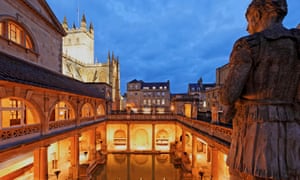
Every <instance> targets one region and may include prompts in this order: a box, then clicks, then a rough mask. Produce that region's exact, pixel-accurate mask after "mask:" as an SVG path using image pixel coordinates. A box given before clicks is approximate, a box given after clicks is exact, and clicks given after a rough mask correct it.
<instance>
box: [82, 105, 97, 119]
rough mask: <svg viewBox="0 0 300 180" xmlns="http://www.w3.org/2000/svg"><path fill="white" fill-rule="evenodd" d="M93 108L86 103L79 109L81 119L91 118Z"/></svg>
mask: <svg viewBox="0 0 300 180" xmlns="http://www.w3.org/2000/svg"><path fill="white" fill-rule="evenodd" d="M93 115H94V113H93V108H92V106H91V105H90V104H88V103H86V104H84V105H83V107H82V109H81V117H91V116H93Z"/></svg>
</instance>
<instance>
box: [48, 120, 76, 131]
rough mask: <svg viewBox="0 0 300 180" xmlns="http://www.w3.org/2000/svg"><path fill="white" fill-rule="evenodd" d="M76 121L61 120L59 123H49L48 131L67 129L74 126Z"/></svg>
mask: <svg viewBox="0 0 300 180" xmlns="http://www.w3.org/2000/svg"><path fill="white" fill-rule="evenodd" d="M75 124H76V121H75V119H74V120H61V121H53V122H50V123H49V130H53V129H57V128H62V127H67V126H71V125H75Z"/></svg>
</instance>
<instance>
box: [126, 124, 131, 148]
mask: <svg viewBox="0 0 300 180" xmlns="http://www.w3.org/2000/svg"><path fill="white" fill-rule="evenodd" d="M127 151H128V152H130V124H129V123H127Z"/></svg>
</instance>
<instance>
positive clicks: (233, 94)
mask: <svg viewBox="0 0 300 180" xmlns="http://www.w3.org/2000/svg"><path fill="white" fill-rule="evenodd" d="M251 67H252V56H251V49H250V47H249V45H248V43H247V41H246V40H245V39H240V40H238V41H237V42H236V43H235V45H234V48H233V51H232V53H231V56H230V61H229V72H228V75H227V78H226V80H225V84H224V86H223V87H222V89H221V94H220V100H221V103H222V104H224V105H226V106H229V107H230V106H233V105H234V102H235V101H236V100H237V99H238V98H239V97H240V95H241V93H242V91H243V89H244V86H245V84H246V81H247V79H248V77H249V72H250V70H251Z"/></svg>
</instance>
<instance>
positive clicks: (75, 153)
mask: <svg viewBox="0 0 300 180" xmlns="http://www.w3.org/2000/svg"><path fill="white" fill-rule="evenodd" d="M70 141H71V145H70V163H71V168H70V171H69V174H70V175H69V176H70V178H71V179H74V180H77V179H79V134H76V135H74V136H73V137H70Z"/></svg>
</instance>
